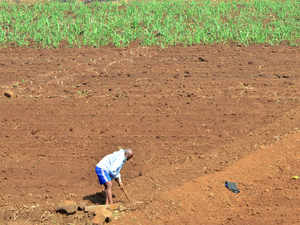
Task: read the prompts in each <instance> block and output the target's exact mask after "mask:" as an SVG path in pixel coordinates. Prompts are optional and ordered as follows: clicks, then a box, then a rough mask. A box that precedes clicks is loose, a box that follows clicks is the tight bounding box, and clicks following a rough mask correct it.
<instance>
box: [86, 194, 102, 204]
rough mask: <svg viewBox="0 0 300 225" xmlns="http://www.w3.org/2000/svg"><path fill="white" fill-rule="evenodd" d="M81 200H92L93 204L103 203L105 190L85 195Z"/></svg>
mask: <svg viewBox="0 0 300 225" xmlns="http://www.w3.org/2000/svg"><path fill="white" fill-rule="evenodd" d="M83 200H88V201H90V202H92V203H93V204H100V205H103V204H105V192H104V191H102V192H97V193H95V194H91V195H86V196H84V197H83Z"/></svg>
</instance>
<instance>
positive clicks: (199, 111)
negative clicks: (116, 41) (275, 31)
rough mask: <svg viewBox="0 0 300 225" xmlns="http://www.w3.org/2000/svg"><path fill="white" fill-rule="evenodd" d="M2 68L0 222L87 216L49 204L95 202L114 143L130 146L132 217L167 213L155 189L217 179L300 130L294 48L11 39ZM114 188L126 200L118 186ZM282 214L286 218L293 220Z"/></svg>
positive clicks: (299, 58)
mask: <svg viewBox="0 0 300 225" xmlns="http://www.w3.org/2000/svg"><path fill="white" fill-rule="evenodd" d="M0 72H1V76H0V89H1V97H0V102H1V104H0V107H1V109H0V110H1V114H0V138H1V141H0V147H1V151H0V157H1V165H0V167H1V170H0V178H1V179H0V197H1V198H0V206H1V208H0V212H1V214H0V216H1V218H2V219H1V221H3V222H4V224H26V223H27V224H55V223H56V224H67V223H73V224H85V223H87V224H88V223H89V221H90V218H86V217H85V216H79V215H77V216H76V217H75V216H71V217H70V216H69V217H67V216H60V215H56V214H55V212H54V210H53V209H54V208H55V205H56V204H57V202H59V201H61V200H64V199H72V200H76V201H81V200H85V201H87V202H90V203H95V202H96V203H101V202H100V201H101V198H99V195H96V193H97V192H101V190H102V188H101V187H100V186H99V184H98V183H97V179H96V175H95V172H94V167H95V165H96V163H97V162H98V161H99V160H100V159H101V157H103V156H104V155H105V154H108V153H110V152H112V151H114V150H116V149H118V148H119V147H130V148H132V149H133V150H134V151H135V158H134V160H132V161H130V162H128V164H127V165H125V167H124V168H123V170H122V172H123V177H124V182H125V184H126V187H127V189H128V192H129V193H130V195H131V196H133V197H134V198H135V199H136V200H140V201H143V202H144V203H145V204H144V205H143V206H141V207H138V208H137V209H136V211H135V212H134V213H135V216H136V215H137V217H136V219H135V221H136V224H139V223H143V222H145V221H146V220H145V218H144V216H143V215H146V214H147V215H151V217H152V218H154V219H155V218H156V220H158V219H157V218H161V221H164V222H165V221H166V219H168V218H172V214H171V215H168V214H166V213H164V212H165V211H164V210H162V209H161V208H159V205H160V204H161V205H163V202H165V201H167V200H165V199H163V198H162V197H161V194H162V193H173V190H177V189H178V190H181V188H182V185H183V184H185V183H189V182H191V180H193V179H195V178H197V179H201V177H203V176H204V177H207V176H211V177H212V179H213V177H214V174H216V176H217V174H219V173H220V172H222V171H224V170H226V168H227V169H228V168H230V167H231V166H234V165H235V163H234V162H236V161H240V160H241V159H244V158H245V157H248V156H249V155H251V154H253V153H254V152H256V151H259V149H260V148H261V147H262V146H266V145H269V144H271V143H276V142H278V141H280V140H281V137H282V136H284V135H286V134H288V133H290V132H291V131H296V130H297V129H298V128H299V129H300V122H299V121H300V120H299V118H300V115H299V113H298V111H299V110H297V109H299V107H300V104H299V97H300V89H299V87H300V80H299V75H300V49H299V48H296V47H295V48H294V47H287V46H276V47H270V46H262V45H260V46H250V47H240V46H230V45H214V46H192V47H173V48H167V49H160V48H152V47H151V48H150V47H141V46H131V47H129V48H124V49H116V48H110V47H105V48H100V49H92V48H83V49H68V48H63V49H22V48H7V49H1V51H0ZM5 92H7V93H8V92H9V93H10V95H11V97H7V96H5V95H4V93H5ZM257 160H261V158H257ZM295 168H296V167H295ZM298 172H299V171H298ZM245 176H246V175H245ZM203 179H204V178H203ZM264 182H267V181H264ZM114 193H115V201H116V202H126V198H125V197H124V196H123V195H122V193H121V192H120V190H118V188H117V187H116V185H115V187H114ZM167 196H168V199H172V195H167ZM183 198H187V199H190V201H193V198H188V197H186V196H185V197H184V195H183ZM174 199H178V196H176V195H175V194H174ZM196 200H197V204H201V201H200V200H199V199H195V201H196ZM282 201H284V199H282ZM269 202H272V196H270V198H269ZM276 204H280V202H279V203H276ZM154 206H155V207H154ZM210 207H211V210H214V208H213V207H214V205H213V204H212V205H211V206H210ZM215 207H216V209H219V208H220V206H219V205H215ZM253 207H254V208H255V206H253ZM253 207H252V208H253ZM270 207H271V210H272V205H270ZM150 209H151V210H150ZM183 210H185V209H183ZM186 211H190V208H187V209H186ZM279 214H280V213H279ZM279 214H278V215H279ZM129 215H131V214H129ZM139 215H140V217H139ZM184 215H185V214H184ZM186 215H187V216H188V215H189V214H186ZM201 215H202V214H201ZM284 215H285V214H284ZM284 215H283V218H284V219H286V220H285V221H287V223H285V224H289V223H288V221H289V220H288V218H291V220H290V221H296V219H297V218H298V217H296V215H295V216H294V217H293V215H290V214H289V216H288V217H287V216H284ZM257 216H259V215H257ZM128 217H129V218H131V217H130V216H128ZM173 217H174V218H173V220H172V219H170V221H173V222H172V224H182V221H184V220H182V217H180V218H178V219H176V218H177V217H176V215H173ZM214 217H215V216H214ZM231 218H232V217H231ZM243 218H244V217H243ZM243 218H242V219H241V220H236V221H238V222H240V224H247V223H243ZM247 218H248V217H247ZM247 218H246V219H247ZM127 219H128V218H127ZM218 219H219V220H217V218H216V220H215V222H214V221H212V220H210V221H208V220H203V224H209V223H211V224H217V223H218V222H219V221H221V217H219V218H218ZM244 219H245V218H244ZM156 220H154V222H155V221H156ZM124 221H125V220H124ZM149 221H152V220H149ZM186 221H189V222H187V223H186V224H193V223H194V224H196V222H195V220H194V221H193V220H186ZM204 221H205V222H204ZM257 221H259V220H257ZM274 221H275V220H274ZM118 222H122V219H120V221H118ZM152 222H153V221H152ZM238 222H236V224H239V223H238ZM248 222H249V221H248ZM115 223H117V222H115ZM130 223H132V224H134V223H135V222H134V221H131V222H130ZM145 223H146V222H145ZM1 224H2V222H1ZM200 224H201V223H200ZM219 224H220V223H219ZM228 224H230V223H229V222H228ZM252 224H261V223H259V222H257V223H255V222H254V223H252ZM290 224H292V223H290Z"/></svg>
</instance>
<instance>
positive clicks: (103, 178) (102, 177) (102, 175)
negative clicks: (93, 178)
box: [96, 166, 111, 184]
mask: <svg viewBox="0 0 300 225" xmlns="http://www.w3.org/2000/svg"><path fill="white" fill-rule="evenodd" d="M96 174H97V176H98V180H99V183H100V184H105V183H106V182H109V181H111V177H110V176H109V174H108V172H107V171H106V170H103V169H101V168H99V167H97V166H96Z"/></svg>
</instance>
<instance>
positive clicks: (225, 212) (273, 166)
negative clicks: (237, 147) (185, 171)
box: [122, 133, 300, 225]
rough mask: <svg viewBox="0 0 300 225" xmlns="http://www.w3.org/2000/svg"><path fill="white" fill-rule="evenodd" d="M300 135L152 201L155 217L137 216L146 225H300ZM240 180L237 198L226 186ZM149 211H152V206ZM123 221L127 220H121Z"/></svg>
mask: <svg viewBox="0 0 300 225" xmlns="http://www.w3.org/2000/svg"><path fill="white" fill-rule="evenodd" d="M299 148H300V133H295V134H290V135H288V136H286V137H284V138H283V140H282V141H280V142H277V143H275V144H274V145H270V146H267V147H263V148H261V149H259V150H258V151H256V152H255V153H252V154H251V155H249V156H247V157H245V158H243V159H241V160H239V161H238V162H237V163H235V164H234V165H232V166H229V167H228V168H226V169H225V170H224V171H220V172H216V173H213V174H210V175H207V176H203V177H199V178H196V179H193V180H192V181H190V182H187V183H185V184H183V185H182V186H181V187H179V188H176V189H173V190H170V191H168V192H164V193H162V194H161V195H160V196H159V197H160V198H161V200H156V201H154V202H153V203H152V207H153V208H155V207H156V209H157V213H156V216H154V217H153V218H151V217H150V218H149V217H147V215H150V213H149V211H147V210H145V211H144V212H143V214H133V215H131V216H127V218H130V217H131V219H129V220H128V221H126V222H131V221H132V218H139V221H140V223H141V224H153V223H155V224H208V225H210V224H211V225H213V224H216V225H217V224H218V225H219V224H251V225H254V224H270V225H271V224H291V225H292V224H295V225H296V224H300V215H299V213H298V212H299V209H300V204H299V202H300V194H299V187H300V180H296V179H293V178H292V177H293V176H295V175H299V174H300V169H299V160H300V155H299ZM226 180H232V181H236V182H237V183H238V187H239V189H240V191H241V192H240V193H239V194H234V193H232V192H230V191H229V190H227V189H226V188H225V186H224V182H225V181H226ZM148 210H149V208H148ZM122 222H124V221H122Z"/></svg>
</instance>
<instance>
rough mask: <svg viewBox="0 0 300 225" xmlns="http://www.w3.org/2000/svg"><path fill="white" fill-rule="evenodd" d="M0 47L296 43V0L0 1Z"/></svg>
mask: <svg viewBox="0 0 300 225" xmlns="http://www.w3.org/2000/svg"><path fill="white" fill-rule="evenodd" d="M0 26H1V29H0V45H1V46H9V45H12V44H13V45H17V46H32V45H36V46H41V47H59V46H60V45H61V44H62V43H64V45H67V46H69V47H81V46H94V47H98V46H103V45H110V44H113V45H114V46H116V47H121V46H127V45H129V44H130V43H132V42H135V41H138V42H139V43H141V44H142V45H160V46H162V47H165V46H169V45H177V44H183V45H193V44H212V43H228V42H235V43H240V44H243V45H249V44H254V43H255V44H262V43H265V44H270V45H275V44H279V43H281V42H282V41H285V42H287V43H288V44H290V45H299V41H300V2H299V0H286V1H275V0H252V1H246V0H242V1H235V0H232V1H219V2H214V1H210V0H209V1H208V0H204V1H193V0H191V1H187V0H174V1H158V0H149V1H132V2H129V3H125V2H124V3H121V4H114V3H111V2H93V3H91V4H84V3H82V2H75V1H74V2H68V3H63V2H59V1H49V2H44V3H41V2H40V3H39V2H37V3H34V4H22V3H19V4H12V3H8V2H1V3H0Z"/></svg>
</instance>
